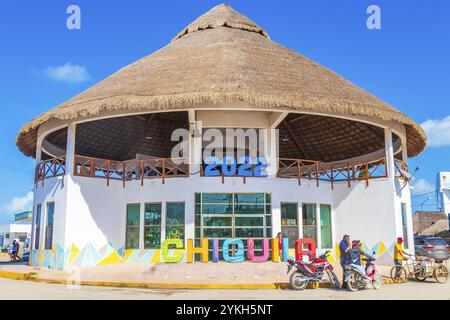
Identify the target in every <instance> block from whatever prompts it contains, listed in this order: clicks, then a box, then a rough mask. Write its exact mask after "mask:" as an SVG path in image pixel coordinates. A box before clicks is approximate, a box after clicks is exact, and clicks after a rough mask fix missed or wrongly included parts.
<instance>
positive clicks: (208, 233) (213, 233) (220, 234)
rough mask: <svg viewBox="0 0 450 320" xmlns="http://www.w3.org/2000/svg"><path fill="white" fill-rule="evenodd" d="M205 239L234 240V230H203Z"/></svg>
mask: <svg viewBox="0 0 450 320" xmlns="http://www.w3.org/2000/svg"><path fill="white" fill-rule="evenodd" d="M203 237H204V238H232V237H233V229H231V228H203Z"/></svg>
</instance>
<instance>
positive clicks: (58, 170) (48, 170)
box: [34, 157, 66, 185]
mask: <svg viewBox="0 0 450 320" xmlns="http://www.w3.org/2000/svg"><path fill="white" fill-rule="evenodd" d="M65 174H66V160H65V159H64V157H61V158H53V159H49V160H43V161H41V162H40V163H39V164H38V165H37V166H36V172H35V175H34V177H35V178H34V183H35V184H37V183H39V182H41V183H42V185H44V181H45V179H47V178H51V177H58V176H63V175H65Z"/></svg>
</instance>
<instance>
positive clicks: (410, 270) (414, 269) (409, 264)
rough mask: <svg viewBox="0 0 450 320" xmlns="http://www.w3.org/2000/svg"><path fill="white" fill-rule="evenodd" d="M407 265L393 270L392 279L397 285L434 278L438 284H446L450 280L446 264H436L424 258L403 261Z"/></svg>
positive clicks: (394, 267)
mask: <svg viewBox="0 0 450 320" xmlns="http://www.w3.org/2000/svg"><path fill="white" fill-rule="evenodd" d="M403 261H405V265H403V264H402V266H397V265H395V266H393V267H392V268H391V279H392V281H394V282H395V283H401V282H406V281H408V280H411V279H416V280H417V281H421V282H423V281H425V280H426V279H429V278H434V279H435V280H436V282H438V283H445V282H447V279H448V270H447V268H446V267H445V265H444V264H441V263H435V261H434V260H432V259H429V258H423V259H420V260H413V259H412V258H411V257H409V258H406V259H403Z"/></svg>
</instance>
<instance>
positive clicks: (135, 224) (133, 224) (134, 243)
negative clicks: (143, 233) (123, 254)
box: [125, 203, 141, 249]
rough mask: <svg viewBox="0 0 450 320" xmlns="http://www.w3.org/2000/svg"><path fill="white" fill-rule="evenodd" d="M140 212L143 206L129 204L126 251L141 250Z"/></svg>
mask: <svg viewBox="0 0 450 320" xmlns="http://www.w3.org/2000/svg"><path fill="white" fill-rule="evenodd" d="M140 212H141V205H140V204H139V203H130V204H127V226H126V235H125V248H126V249H139V228H140V220H141V216H140Z"/></svg>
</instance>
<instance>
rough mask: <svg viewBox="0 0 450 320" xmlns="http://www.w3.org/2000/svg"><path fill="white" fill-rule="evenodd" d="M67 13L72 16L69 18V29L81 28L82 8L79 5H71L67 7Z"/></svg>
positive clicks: (67, 22) (67, 23)
mask: <svg viewBox="0 0 450 320" xmlns="http://www.w3.org/2000/svg"><path fill="white" fill-rule="evenodd" d="M66 13H67V14H70V16H69V17H68V18H67V21H66V25H67V29H69V30H75V29H77V30H80V29H81V10H80V7H79V6H77V5H71V6H68V7H67V10H66Z"/></svg>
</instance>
